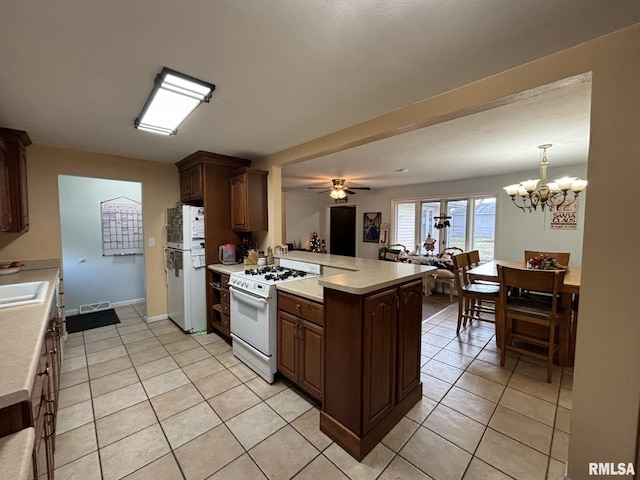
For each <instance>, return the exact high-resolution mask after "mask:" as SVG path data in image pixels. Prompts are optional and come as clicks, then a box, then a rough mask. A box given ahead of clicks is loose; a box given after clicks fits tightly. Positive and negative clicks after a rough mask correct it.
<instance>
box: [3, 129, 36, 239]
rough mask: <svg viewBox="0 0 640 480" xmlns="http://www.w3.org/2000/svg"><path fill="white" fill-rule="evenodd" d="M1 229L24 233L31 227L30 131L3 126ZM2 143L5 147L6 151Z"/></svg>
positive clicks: (6, 231)
mask: <svg viewBox="0 0 640 480" xmlns="http://www.w3.org/2000/svg"><path fill="white" fill-rule="evenodd" d="M0 139H2V141H3V142H4V145H0V157H1V158H2V159H1V160H0V201H2V203H4V206H3V207H0V233H23V232H26V231H28V230H29V208H28V197H27V147H28V146H29V145H31V139H30V138H29V135H28V134H27V132H25V131H22V130H13V129H11V128H0ZM2 146H4V147H5V150H4V151H2Z"/></svg>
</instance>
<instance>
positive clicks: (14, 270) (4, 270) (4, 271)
mask: <svg viewBox="0 0 640 480" xmlns="http://www.w3.org/2000/svg"><path fill="white" fill-rule="evenodd" d="M20 268H21V267H11V268H0V275H10V274H12V273H18V272H19V271H20Z"/></svg>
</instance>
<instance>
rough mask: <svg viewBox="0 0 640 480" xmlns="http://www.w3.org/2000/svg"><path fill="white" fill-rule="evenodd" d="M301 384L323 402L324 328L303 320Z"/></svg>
mask: <svg viewBox="0 0 640 480" xmlns="http://www.w3.org/2000/svg"><path fill="white" fill-rule="evenodd" d="M301 325H302V328H301V329H300V332H301V335H302V338H300V342H301V344H302V345H301V351H300V384H301V385H302V387H303V388H304V389H305V390H307V391H308V392H309V393H310V394H312V395H313V396H314V397H316V398H317V399H318V400H322V389H323V385H322V382H323V378H322V328H320V327H318V326H317V325H314V324H313V323H310V322H307V321H305V320H301Z"/></svg>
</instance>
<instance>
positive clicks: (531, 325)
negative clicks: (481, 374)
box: [498, 265, 570, 382]
mask: <svg viewBox="0 0 640 480" xmlns="http://www.w3.org/2000/svg"><path fill="white" fill-rule="evenodd" d="M564 274H565V271H564V270H529V269H524V268H510V267H505V266H503V265H498V279H499V280H500V301H499V304H500V308H501V311H502V313H503V318H504V322H503V325H502V328H503V332H502V338H503V346H502V349H501V351H500V365H501V366H504V362H505V358H506V352H507V350H511V351H514V352H519V353H522V354H525V355H530V356H533V357H535V358H540V359H542V360H546V362H547V382H551V372H552V367H553V356H554V354H555V353H556V352H557V351H558V345H559V343H558V339H559V334H558V331H559V325H560V322H562V321H569V313H570V312H569V310H568V309H565V308H564V307H562V306H561V303H560V298H559V297H560V290H561V288H562V283H563V281H564ZM521 290H524V291H527V292H531V293H533V294H534V295H527V296H519V295H517V294H515V292H519V291H521ZM509 291H511V292H513V293H514V294H512V295H508V294H507V292H509ZM536 294H544V295H546V297H543V296H542V295H536ZM549 298H550V301H549Z"/></svg>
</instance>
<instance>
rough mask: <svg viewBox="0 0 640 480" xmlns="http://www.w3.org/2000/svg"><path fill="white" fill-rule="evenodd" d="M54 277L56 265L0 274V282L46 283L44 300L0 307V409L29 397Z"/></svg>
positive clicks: (54, 281)
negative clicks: (29, 303)
mask: <svg viewBox="0 0 640 480" xmlns="http://www.w3.org/2000/svg"><path fill="white" fill-rule="evenodd" d="M58 277H59V269H58V268H43V269H37V270H21V271H20V272H18V273H14V274H12V275H0V285H8V284H13V283H24V282H36V281H48V282H49V288H48V290H47V296H46V298H45V300H44V302H42V303H39V304H33V305H23V306H17V307H9V308H2V309H0V326H1V328H2V337H1V338H0V365H2V368H1V369H0V408H4V407H7V406H9V405H13V404H15V403H19V402H22V401H25V400H29V397H30V396H31V388H32V387H33V381H34V379H35V375H36V369H37V366H38V360H39V357H40V355H39V353H40V350H41V349H42V343H43V341H44V334H45V332H46V330H47V324H48V321H49V307H50V306H51V302H52V300H53V297H54V294H55V287H56V282H57V281H58Z"/></svg>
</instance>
